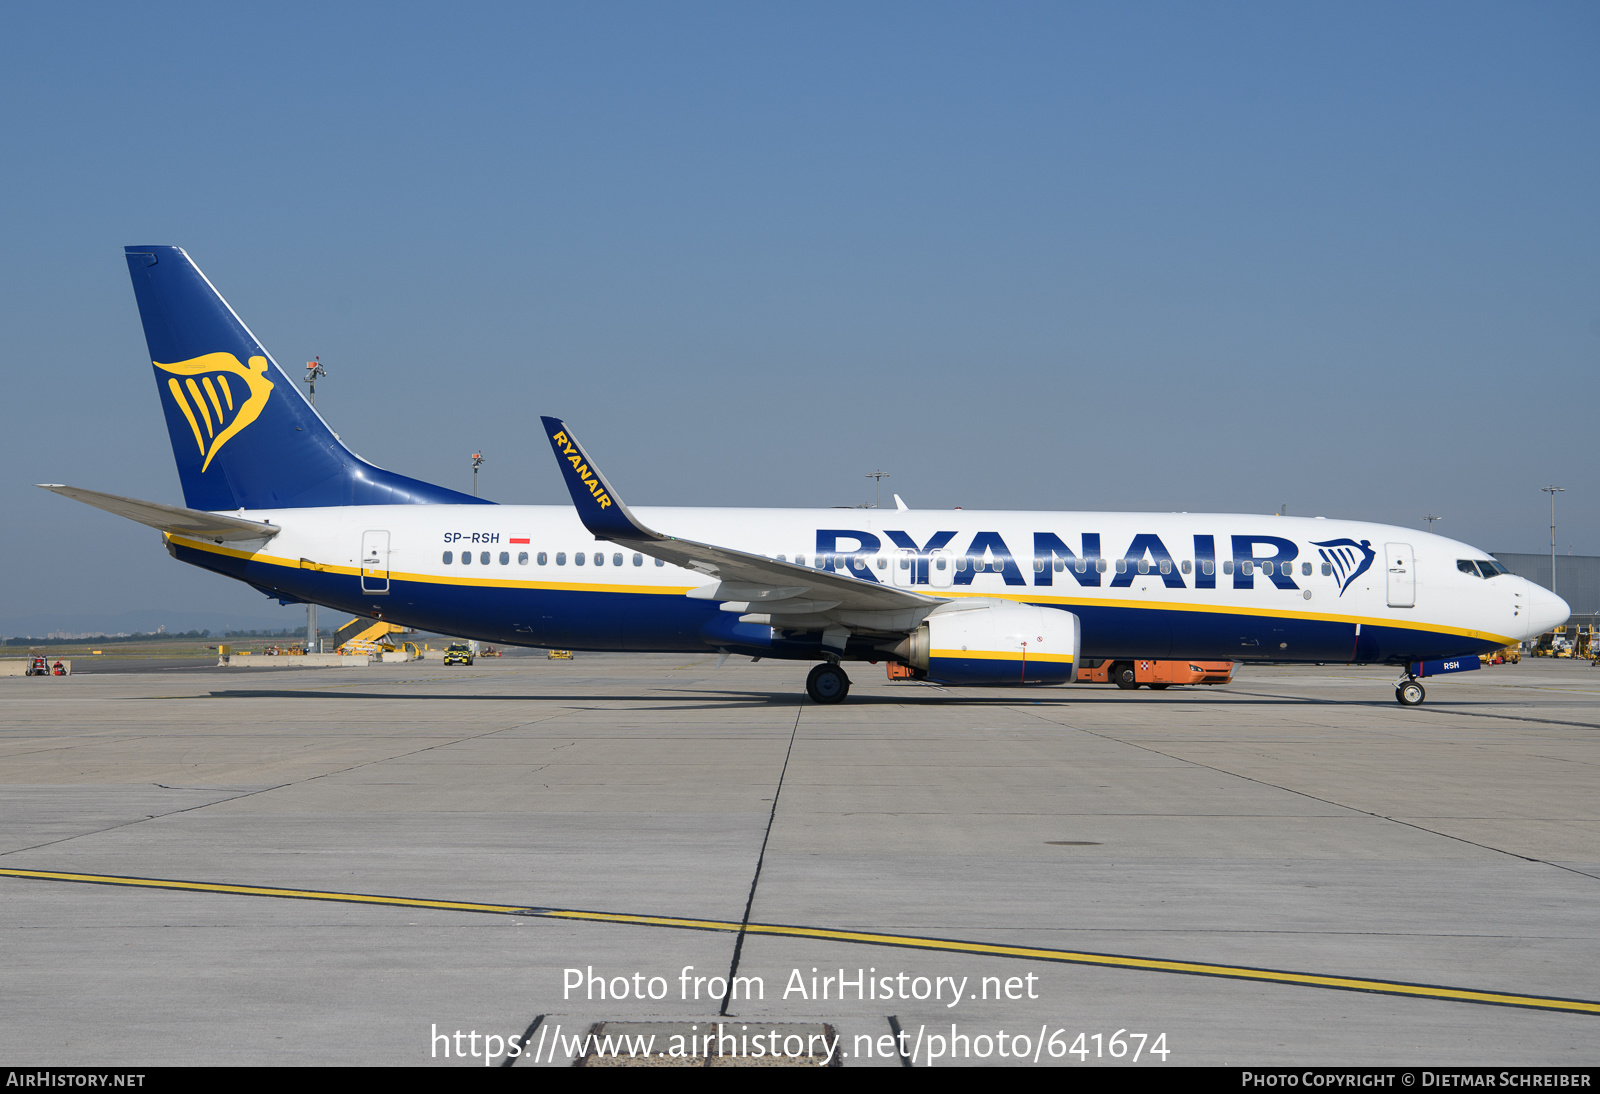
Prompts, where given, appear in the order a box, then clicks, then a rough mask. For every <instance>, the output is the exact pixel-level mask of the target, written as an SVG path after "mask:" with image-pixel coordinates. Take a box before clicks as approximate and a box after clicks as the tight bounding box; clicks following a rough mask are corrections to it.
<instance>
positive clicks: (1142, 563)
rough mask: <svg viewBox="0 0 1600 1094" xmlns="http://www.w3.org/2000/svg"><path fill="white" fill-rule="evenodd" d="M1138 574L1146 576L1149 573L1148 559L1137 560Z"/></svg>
mask: <svg viewBox="0 0 1600 1094" xmlns="http://www.w3.org/2000/svg"><path fill="white" fill-rule="evenodd" d="M1139 572H1140V573H1141V574H1147V573H1149V572H1150V560H1149V559H1147V558H1141V559H1140V560H1139Z"/></svg>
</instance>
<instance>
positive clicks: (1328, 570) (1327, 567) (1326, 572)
mask: <svg viewBox="0 0 1600 1094" xmlns="http://www.w3.org/2000/svg"><path fill="white" fill-rule="evenodd" d="M1322 576H1323V577H1332V576H1333V563H1331V562H1324V563H1323V564H1322Z"/></svg>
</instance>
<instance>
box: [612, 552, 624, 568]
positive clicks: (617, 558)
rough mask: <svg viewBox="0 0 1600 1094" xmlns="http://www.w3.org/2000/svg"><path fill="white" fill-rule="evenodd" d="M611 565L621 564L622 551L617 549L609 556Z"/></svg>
mask: <svg viewBox="0 0 1600 1094" xmlns="http://www.w3.org/2000/svg"><path fill="white" fill-rule="evenodd" d="M611 565H613V566H621V565H622V552H620V551H619V552H617V553H616V554H614V555H612V556H611Z"/></svg>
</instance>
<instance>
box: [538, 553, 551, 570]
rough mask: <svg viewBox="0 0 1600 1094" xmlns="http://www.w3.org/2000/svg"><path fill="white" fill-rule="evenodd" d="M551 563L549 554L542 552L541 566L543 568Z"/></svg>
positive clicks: (540, 554) (540, 557) (539, 560)
mask: <svg viewBox="0 0 1600 1094" xmlns="http://www.w3.org/2000/svg"><path fill="white" fill-rule="evenodd" d="M549 561H550V555H549V553H548V552H546V551H540V552H539V559H538V562H539V565H541V566H543V565H545V564H546V563H548V562H549Z"/></svg>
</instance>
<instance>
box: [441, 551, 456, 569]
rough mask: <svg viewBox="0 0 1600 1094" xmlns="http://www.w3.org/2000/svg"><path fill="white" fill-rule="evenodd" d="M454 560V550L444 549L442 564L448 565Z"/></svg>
mask: <svg viewBox="0 0 1600 1094" xmlns="http://www.w3.org/2000/svg"><path fill="white" fill-rule="evenodd" d="M455 560H456V553H455V552H454V551H446V552H445V553H444V564H445V565H446V566H448V565H450V564H451V563H452V562H454V561H455Z"/></svg>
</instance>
